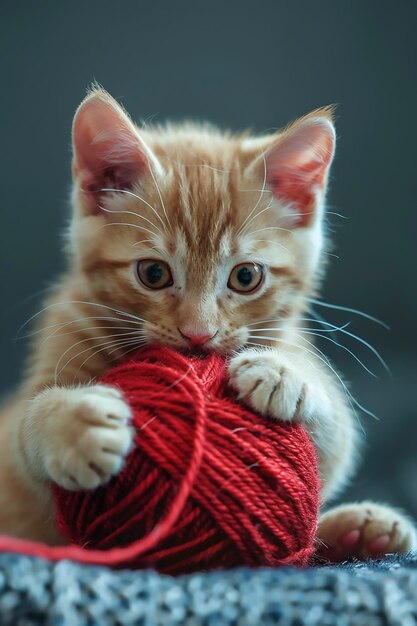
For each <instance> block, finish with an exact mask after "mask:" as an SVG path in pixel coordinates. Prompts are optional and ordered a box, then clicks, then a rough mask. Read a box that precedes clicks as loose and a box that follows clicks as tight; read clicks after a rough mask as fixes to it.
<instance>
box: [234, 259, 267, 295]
mask: <svg viewBox="0 0 417 626" xmlns="http://www.w3.org/2000/svg"><path fill="white" fill-rule="evenodd" d="M263 276H264V269H263V267H262V265H257V264H256V263H241V264H240V265H236V267H234V268H233V269H232V271H231V273H230V276H229V282H228V283H227V286H228V287H229V289H233V291H237V292H238V293H251V292H252V291H255V289H257V288H258V287H259V286H260V284H261V283H262V279H263Z"/></svg>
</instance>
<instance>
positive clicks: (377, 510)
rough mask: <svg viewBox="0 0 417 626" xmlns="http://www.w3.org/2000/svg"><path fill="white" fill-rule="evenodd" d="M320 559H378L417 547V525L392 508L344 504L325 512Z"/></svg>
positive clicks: (364, 504)
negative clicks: (416, 528) (416, 526)
mask: <svg viewBox="0 0 417 626" xmlns="http://www.w3.org/2000/svg"><path fill="white" fill-rule="evenodd" d="M317 536H318V539H319V541H320V545H319V548H318V556H320V557H322V558H323V559H326V560H328V561H332V562H334V563H339V562H341V561H344V560H346V559H348V558H350V557H355V558H357V559H367V558H378V557H382V556H384V555H385V554H389V553H393V552H397V553H402V554H404V553H406V552H408V551H409V550H415V549H416V548H417V534H416V530H415V528H414V526H413V524H412V523H411V522H410V520H409V519H408V518H407V517H406V516H405V515H403V514H402V513H400V512H398V511H396V510H395V509H392V508H391V507H388V506H385V505H382V504H375V503H374V502H360V503H357V504H344V505H341V506H338V507H336V508H334V509H331V510H330V511H328V512H327V513H325V514H324V515H323V516H322V517H321V518H320V522H319V527H318V531H317Z"/></svg>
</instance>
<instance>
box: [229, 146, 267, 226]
mask: <svg viewBox="0 0 417 626" xmlns="http://www.w3.org/2000/svg"><path fill="white" fill-rule="evenodd" d="M262 158H263V162H264V178H263V182H262V190H261V193H260V194H259V197H258V200H257V202H256V204H255V206H254V207H253V209H252V210H251V212H250V213H249V215H247V217H246V219H244V220H243V222H242V224H241V225H240V227H239V228H238V230H237V233H236V235H240V233H241V232H242V230H243V228H244V227H245V225H246V223H247V221H248V220H249V219H250V218H251V217H252V215H253V214H254V213H255V211H256V209H257V208H258V206H259V203H260V201H261V200H262V196H263V194H264V191H265V186H266V175H267V169H266V159H265V155H263V156H262Z"/></svg>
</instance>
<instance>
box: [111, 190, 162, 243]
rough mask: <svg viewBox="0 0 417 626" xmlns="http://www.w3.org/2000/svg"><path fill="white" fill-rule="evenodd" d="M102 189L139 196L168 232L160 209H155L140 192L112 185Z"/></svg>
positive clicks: (138, 198)
mask: <svg viewBox="0 0 417 626" xmlns="http://www.w3.org/2000/svg"><path fill="white" fill-rule="evenodd" d="M100 191H112V192H114V193H125V194H128V195H129V196H133V197H134V198H137V200H140V201H141V202H143V203H144V204H146V206H147V207H149V208H150V209H151V211H153V213H154V214H155V215H156V217H157V218H158V219H159V221H160V222H161V224H162V226H163V227H164V230H165V232H166V224H165V222H164V220H163V219H162V217H161V216H160V215H159V213H158V211H157V210H156V209H155V207H153V206H152V205H151V204H149V202H147V201H146V200H145V199H144V198H142V197H141V196H138V194H136V193H133V191H129V190H128V189H111V188H110V187H104V188H103V189H100ZM116 212H117V211H116ZM123 213H132V215H136V216H137V214H136V213H133V211H123Z"/></svg>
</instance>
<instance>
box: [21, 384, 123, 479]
mask: <svg viewBox="0 0 417 626" xmlns="http://www.w3.org/2000/svg"><path fill="white" fill-rule="evenodd" d="M130 416H131V412H130V408H129V406H128V405H127V403H126V402H125V400H124V399H123V395H122V393H121V392H119V391H118V390H117V389H115V388H113V387H108V386H105V385H92V386H84V387H78V388H75V389H67V388H60V387H52V388H49V389H47V390H45V391H43V392H41V393H39V394H38V395H37V396H36V397H35V398H33V399H32V400H31V401H30V403H29V406H28V410H27V412H26V414H25V415H24V417H23V419H22V421H21V425H20V432H19V445H20V450H21V453H22V456H23V458H24V460H25V461H26V465H27V467H28V470H29V472H31V473H32V474H33V476H34V477H35V478H38V479H40V480H45V481H54V482H55V483H57V484H58V485H61V486H62V487H65V488H66V489H72V490H75V489H94V488H95V487H98V486H99V485H101V484H103V483H105V482H107V481H108V480H109V479H110V478H111V476H113V475H114V474H116V473H118V472H119V470H120V469H121V467H122V464H123V461H124V458H125V456H126V455H127V453H128V451H129V449H130V447H131V444H132V429H131V427H130V425H129V421H130Z"/></svg>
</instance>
